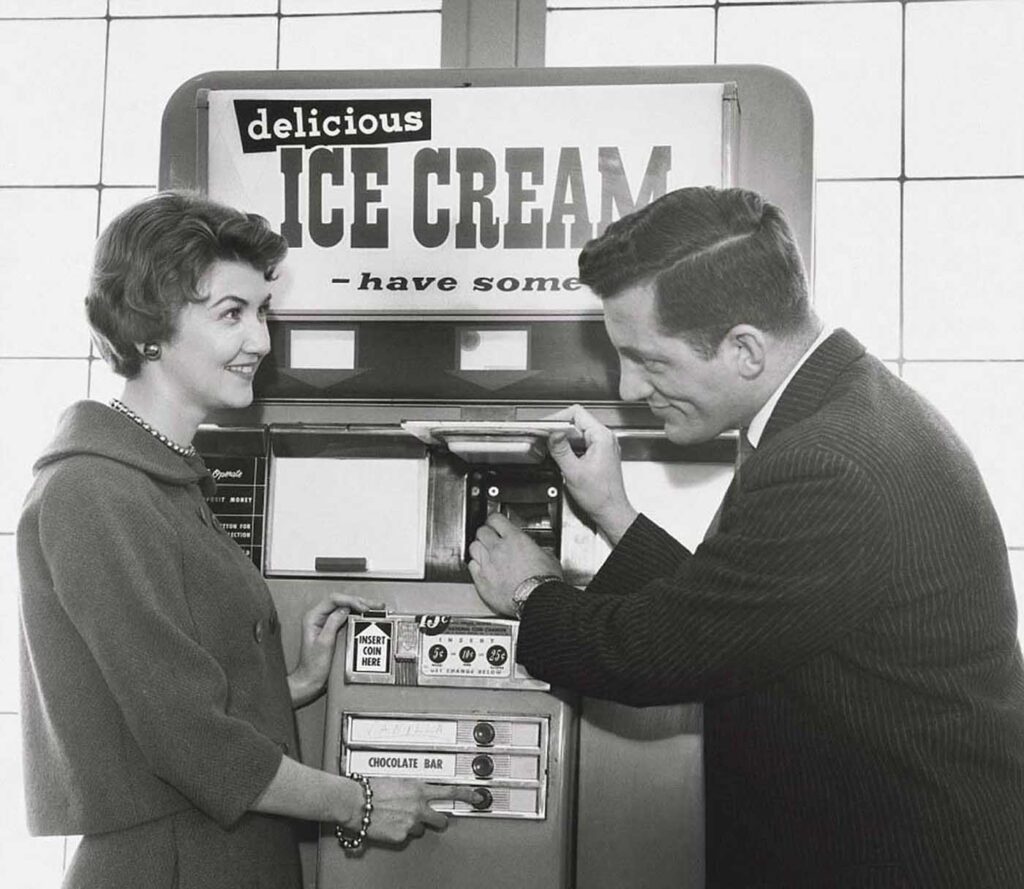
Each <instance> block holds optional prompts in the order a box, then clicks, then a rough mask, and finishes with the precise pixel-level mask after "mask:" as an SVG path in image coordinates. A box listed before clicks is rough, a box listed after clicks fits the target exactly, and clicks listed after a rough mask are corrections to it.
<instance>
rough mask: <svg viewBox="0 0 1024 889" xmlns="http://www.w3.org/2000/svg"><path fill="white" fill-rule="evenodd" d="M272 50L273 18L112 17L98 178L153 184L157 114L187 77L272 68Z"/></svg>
mask: <svg viewBox="0 0 1024 889" xmlns="http://www.w3.org/2000/svg"><path fill="white" fill-rule="evenodd" d="M276 55H277V19H276V18H270V17H267V18H234V19H217V18H195V19H140V20H126V19H121V20H115V21H113V22H111V25H110V50H109V57H110V58H109V70H108V75H107V82H108V89H107V110H106V129H105V138H104V150H103V181H104V182H105V183H108V184H115V185H117V184H120V185H146V184H150V183H155V182H156V181H157V173H158V163H159V157H160V119H161V117H162V115H163V111H164V106H165V105H166V104H167V100H168V99H170V97H171V94H172V93H173V92H174V91H175V90H176V89H177V88H178V87H179V86H180V85H181V84H182V83H184V82H185V81H186V80H188V79H189V78H191V77H193V76H194V75H197V74H201V73H203V72H205V71H213V70H218V71H220V70H225V69H227V70H230V69H240V70H244V69H273V68H274V64H275V59H276Z"/></svg>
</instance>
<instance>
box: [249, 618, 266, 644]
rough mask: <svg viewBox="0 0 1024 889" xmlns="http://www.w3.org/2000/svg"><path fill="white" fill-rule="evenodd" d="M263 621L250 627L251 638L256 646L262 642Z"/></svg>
mask: <svg viewBox="0 0 1024 889" xmlns="http://www.w3.org/2000/svg"><path fill="white" fill-rule="evenodd" d="M263 633H264V628H263V621H262V620H258V621H256V623H254V624H253V625H252V637H253V639H255V640H256V644H257V645H259V644H260V643H261V642H262V641H263Z"/></svg>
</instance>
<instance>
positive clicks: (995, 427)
mask: <svg viewBox="0 0 1024 889" xmlns="http://www.w3.org/2000/svg"><path fill="white" fill-rule="evenodd" d="M903 378H904V379H905V380H906V381H907V382H908V383H910V385H911V386H913V387H914V388H915V389H917V390H918V391H919V392H920V393H921V394H922V395H924V396H925V398H927V399H928V400H929V401H931V403H932V404H934V405H935V406H936V407H937V408H938V409H939V410H940V411H941V412H942V413H943V415H944V416H945V417H946V419H947V420H949V422H950V423H952V425H953V427H954V428H955V429H956V431H957V433H958V434H959V435H960V437H961V438H962V439H963V440H964V441H965V442H966V444H967V446H968V447H969V448H970V449H971V452H972V453H973V454H974V458H975V460H976V461H977V463H978V467H979V468H980V469H981V473H982V475H983V476H984V479H985V484H986V485H987V486H988V490H989V495H990V496H991V497H992V502H993V503H994V504H995V506H996V510H997V511H998V513H999V518H1000V521H1001V522H1002V525H1003V533H1004V534H1005V536H1006V542H1007V545H1009V546H1015V547H1024V472H1021V459H1020V454H1021V428H1022V418H1021V411H1020V405H1024V362H975V363H972V364H959V363H956V362H944V363H941V364H940V363H930V362H922V363H920V364H916V363H915V364H907V365H905V366H904V368H903Z"/></svg>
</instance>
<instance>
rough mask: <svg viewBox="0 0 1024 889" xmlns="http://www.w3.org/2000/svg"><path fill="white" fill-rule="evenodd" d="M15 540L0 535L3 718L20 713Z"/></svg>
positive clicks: (0, 700)
mask: <svg viewBox="0 0 1024 889" xmlns="http://www.w3.org/2000/svg"><path fill="white" fill-rule="evenodd" d="M14 544H15V538H14V536H13V535H11V534H0V716H2V714H5V713H17V712H18V709H19V703H18V563H17V558H16V556H15V547H14Z"/></svg>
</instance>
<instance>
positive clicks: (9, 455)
mask: <svg viewBox="0 0 1024 889" xmlns="http://www.w3.org/2000/svg"><path fill="white" fill-rule="evenodd" d="M88 363H89V362H88V361H87V360H85V359H83V360H80V361H79V360H73V359H67V360H64V361H58V360H54V361H46V360H38V359H31V358H29V359H13V358H9V359H6V360H0V416H3V417H5V418H7V420H6V422H5V427H4V434H3V435H0V467H3V474H4V483H3V485H0V531H3V532H7V531H14V530H15V528H16V527H17V524H18V516H19V515H20V514H21V505H22V501H23V500H24V499H25V494H26V493H27V492H28V489H29V486H30V485H31V483H32V464H33V463H35V461H36V459H37V458H38V457H39V455H40V453H42V450H43V448H44V447H45V446H46V445H47V444H48V443H49V441H50V440H51V439H52V438H53V433H54V431H55V430H56V427H57V419H58V418H59V417H60V415H61V413H62V412H63V411H64V409H65V408H67V407H68V406H69V405H70V404H71V403H72V402H73V401H77V400H79V399H82V398H85V391H86V372H87V367H88ZM12 430H15V432H16V434H11V432H12Z"/></svg>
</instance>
